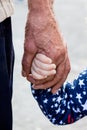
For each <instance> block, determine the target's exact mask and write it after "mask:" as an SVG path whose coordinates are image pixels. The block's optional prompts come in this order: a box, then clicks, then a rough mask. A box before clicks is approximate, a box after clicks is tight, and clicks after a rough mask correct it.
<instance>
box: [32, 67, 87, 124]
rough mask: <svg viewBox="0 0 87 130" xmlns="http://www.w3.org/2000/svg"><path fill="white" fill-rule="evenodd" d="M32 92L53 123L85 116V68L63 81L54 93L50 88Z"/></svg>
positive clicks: (86, 85) (86, 89)
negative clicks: (68, 79) (73, 76)
mask: <svg viewBox="0 0 87 130" xmlns="http://www.w3.org/2000/svg"><path fill="white" fill-rule="evenodd" d="M32 94H33V96H34V98H35V99H36V101H37V102H38V104H39V106H40V109H41V110H42V112H43V114H44V115H45V116H46V117H47V118H48V119H49V120H50V121H51V122H52V123H53V124H55V125H66V124H71V123H74V122H75V121H77V120H79V119H81V118H82V117H85V116H87V69H86V70H84V71H83V72H82V73H80V74H79V76H78V77H77V78H76V79H74V81H73V83H64V84H63V86H62V87H61V88H60V89H59V90H58V91H57V93H56V94H52V93H51V89H47V90H34V89H33V88H32Z"/></svg>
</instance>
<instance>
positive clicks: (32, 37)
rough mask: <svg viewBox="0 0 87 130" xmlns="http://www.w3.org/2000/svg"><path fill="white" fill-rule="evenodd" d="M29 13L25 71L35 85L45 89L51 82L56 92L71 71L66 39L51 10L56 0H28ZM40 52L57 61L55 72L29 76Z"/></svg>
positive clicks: (24, 61)
mask: <svg viewBox="0 0 87 130" xmlns="http://www.w3.org/2000/svg"><path fill="white" fill-rule="evenodd" d="M28 2H29V4H28V5H29V10H30V11H29V13H28V16H27V22H26V28H25V41H24V55H23V59H22V75H23V76H24V77H26V78H27V80H28V81H30V82H32V83H33V84H35V86H34V87H35V89H46V88H49V87H50V86H54V87H53V88H52V92H53V93H55V92H56V91H57V90H58V88H60V87H61V85H62V83H63V82H64V81H65V80H66V78H67V76H68V73H69V71H70V62H69V57H68V52H67V47H66V43H65V42H64V40H63V37H62V36H61V33H60V30H59V26H58V24H57V23H56V20H55V17H54V13H53V10H52V6H53V0H28ZM37 53H41V54H44V55H45V56H47V57H49V58H50V59H51V60H52V63H53V64H55V65H56V74H55V75H51V76H47V77H46V78H45V79H40V80H37V79H34V78H32V76H30V73H31V65H32V61H33V59H34V57H35V56H36V54H37Z"/></svg>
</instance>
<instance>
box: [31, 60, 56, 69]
mask: <svg viewBox="0 0 87 130" xmlns="http://www.w3.org/2000/svg"><path fill="white" fill-rule="evenodd" d="M32 65H34V66H36V67H38V68H40V69H42V70H47V71H48V70H52V69H56V65H55V64H45V63H42V62H41V61H39V60H37V59H34V61H33V64H32Z"/></svg>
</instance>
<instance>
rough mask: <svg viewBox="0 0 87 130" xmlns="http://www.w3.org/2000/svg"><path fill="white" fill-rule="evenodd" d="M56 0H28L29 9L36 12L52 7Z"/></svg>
mask: <svg viewBox="0 0 87 130" xmlns="http://www.w3.org/2000/svg"><path fill="white" fill-rule="evenodd" d="M53 2H54V0H28V6H29V10H33V11H36V12H40V11H46V10H49V9H52V6H53Z"/></svg>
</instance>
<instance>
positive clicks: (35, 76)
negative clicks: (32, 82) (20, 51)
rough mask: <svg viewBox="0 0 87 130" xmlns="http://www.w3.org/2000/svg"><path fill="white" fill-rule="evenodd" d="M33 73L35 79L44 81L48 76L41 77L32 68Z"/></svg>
mask: <svg viewBox="0 0 87 130" xmlns="http://www.w3.org/2000/svg"><path fill="white" fill-rule="evenodd" d="M31 73H32V76H33V78H34V79H44V78H46V77H47V76H46V75H41V74H39V73H37V72H36V71H34V69H32V68H31Z"/></svg>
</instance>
